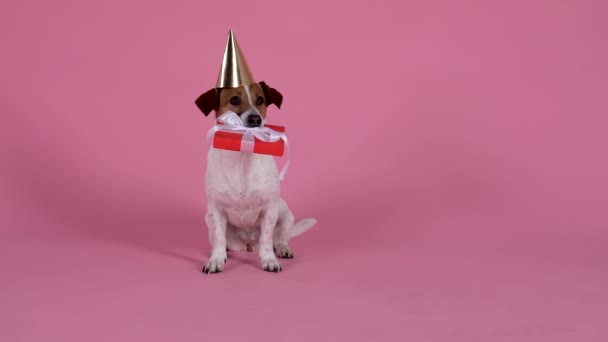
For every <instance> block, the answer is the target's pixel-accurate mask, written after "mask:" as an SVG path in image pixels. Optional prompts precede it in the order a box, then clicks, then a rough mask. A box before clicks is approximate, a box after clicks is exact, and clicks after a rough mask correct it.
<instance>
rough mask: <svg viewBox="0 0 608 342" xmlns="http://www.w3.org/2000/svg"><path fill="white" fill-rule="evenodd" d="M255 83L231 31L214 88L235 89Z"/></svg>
mask: <svg viewBox="0 0 608 342" xmlns="http://www.w3.org/2000/svg"><path fill="white" fill-rule="evenodd" d="M253 83H255V80H254V79H253V75H252V74H251V70H249V66H248V65H247V61H245V57H243V54H242V53H241V48H240V47H239V43H238V42H237V41H236V39H235V38H234V34H233V33H232V30H230V32H229V33H228V41H227V42H226V50H225V51H224V59H223V60H222V68H221V69H220V74H219V76H218V78H217V85H216V86H215V87H216V88H237V87H239V86H241V85H248V84H253Z"/></svg>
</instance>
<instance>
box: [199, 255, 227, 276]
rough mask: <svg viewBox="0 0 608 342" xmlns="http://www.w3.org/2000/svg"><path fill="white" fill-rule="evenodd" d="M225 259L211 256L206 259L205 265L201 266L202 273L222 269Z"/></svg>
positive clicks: (217, 271)
mask: <svg viewBox="0 0 608 342" xmlns="http://www.w3.org/2000/svg"><path fill="white" fill-rule="evenodd" d="M225 263H226V259H214V258H211V259H209V261H207V264H206V265H205V267H203V273H219V272H222V271H223V270H224V264H225Z"/></svg>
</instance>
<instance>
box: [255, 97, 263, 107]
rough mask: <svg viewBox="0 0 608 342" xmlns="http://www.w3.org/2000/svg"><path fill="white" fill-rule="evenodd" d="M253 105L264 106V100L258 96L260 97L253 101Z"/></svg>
mask: <svg viewBox="0 0 608 342" xmlns="http://www.w3.org/2000/svg"><path fill="white" fill-rule="evenodd" d="M255 104H256V105H258V106H261V105H263V104H264V98H263V97H261V96H260V97H258V99H257V100H255Z"/></svg>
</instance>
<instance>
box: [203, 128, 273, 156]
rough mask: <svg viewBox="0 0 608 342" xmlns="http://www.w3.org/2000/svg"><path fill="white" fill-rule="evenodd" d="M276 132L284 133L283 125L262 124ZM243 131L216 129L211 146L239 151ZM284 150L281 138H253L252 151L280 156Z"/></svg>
mask: <svg viewBox="0 0 608 342" xmlns="http://www.w3.org/2000/svg"><path fill="white" fill-rule="evenodd" d="M264 127H268V128H270V129H272V130H275V131H277V132H282V133H285V127H283V126H275V125H264ZM242 137H243V133H235V132H226V131H217V132H215V134H214V136H213V147H214V148H219V149H222V150H231V151H240V150H241V140H242ZM284 152H285V142H284V141H283V139H279V140H278V141H276V142H265V141H262V140H260V139H258V138H255V143H254V145H253V153H259V154H268V155H272V156H278V157H281V156H282V155H283V153H284Z"/></svg>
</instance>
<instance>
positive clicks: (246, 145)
mask: <svg viewBox="0 0 608 342" xmlns="http://www.w3.org/2000/svg"><path fill="white" fill-rule="evenodd" d="M217 121H219V122H221V123H222V124H223V125H215V126H213V127H211V129H210V130H209V132H207V140H210V139H211V138H212V137H213V136H214V135H215V133H217V132H218V131H222V132H231V133H241V132H242V133H243V137H242V138H241V152H249V153H253V147H254V145H255V138H258V139H259V140H262V141H264V142H271V143H272V142H277V141H279V140H283V141H284V142H285V147H286V148H287V162H286V163H285V166H283V170H281V173H280V174H279V179H280V180H283V179H285V174H286V173H287V168H288V167H289V155H290V153H289V144H288V143H287V136H286V135H285V133H283V132H277V131H275V130H273V129H271V128H269V127H247V126H245V125H244V124H243V122H242V121H241V118H240V117H239V116H238V115H237V114H236V113H234V112H231V111H228V112H226V113H224V114H222V115H220V117H219V118H217Z"/></svg>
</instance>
